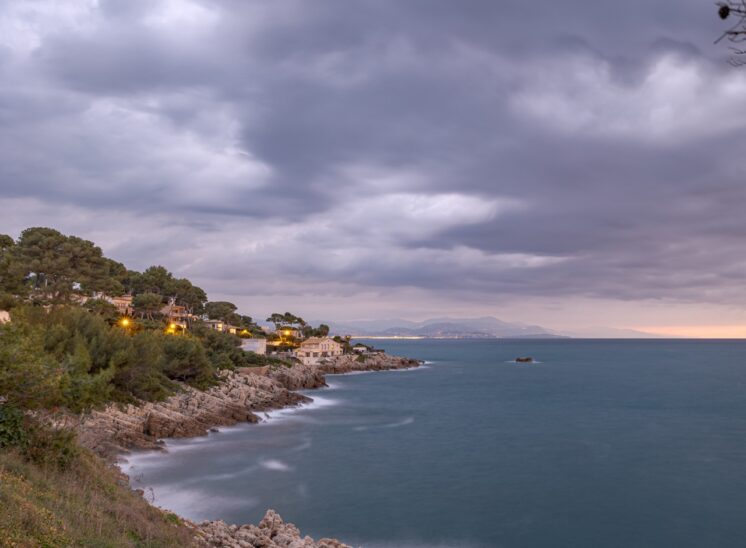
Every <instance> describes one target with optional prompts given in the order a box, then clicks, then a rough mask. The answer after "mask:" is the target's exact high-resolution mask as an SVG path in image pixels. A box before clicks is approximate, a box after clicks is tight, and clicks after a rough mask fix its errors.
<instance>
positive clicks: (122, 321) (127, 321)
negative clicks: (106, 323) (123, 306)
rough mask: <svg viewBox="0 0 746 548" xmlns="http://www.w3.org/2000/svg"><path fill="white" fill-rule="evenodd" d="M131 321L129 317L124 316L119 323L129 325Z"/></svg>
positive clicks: (124, 325) (123, 325)
mask: <svg viewBox="0 0 746 548" xmlns="http://www.w3.org/2000/svg"><path fill="white" fill-rule="evenodd" d="M130 323H131V322H130V319H129V318H122V319H121V320H119V325H121V326H122V327H129V326H130Z"/></svg>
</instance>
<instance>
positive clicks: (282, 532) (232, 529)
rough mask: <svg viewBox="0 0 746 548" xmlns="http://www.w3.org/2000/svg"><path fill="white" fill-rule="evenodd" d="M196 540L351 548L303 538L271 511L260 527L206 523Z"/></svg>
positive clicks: (255, 546) (258, 546)
mask: <svg viewBox="0 0 746 548" xmlns="http://www.w3.org/2000/svg"><path fill="white" fill-rule="evenodd" d="M195 531H196V541H197V544H198V545H202V546H221V547H223V546H224V547H227V548H350V547H349V546H348V545H347V544H343V543H341V542H339V541H338V540H334V539H327V538H324V539H321V540H319V541H314V540H313V539H312V538H311V537H308V536H306V537H301V534H300V531H299V530H298V528H297V527H296V526H295V525H293V524H292V523H285V522H284V521H283V520H282V518H281V517H280V516H279V515H278V514H277V512H275V511H274V510H267V513H266V514H265V516H264V518H263V519H262V521H261V522H259V525H258V526H256V525H240V526H238V525H228V524H227V523H225V522H224V521H206V522H204V523H201V524H199V525H197V526H196V527H195Z"/></svg>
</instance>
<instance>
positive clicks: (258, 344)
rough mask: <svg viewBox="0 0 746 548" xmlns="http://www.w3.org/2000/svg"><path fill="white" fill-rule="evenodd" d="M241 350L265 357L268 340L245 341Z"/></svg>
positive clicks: (242, 342)
mask: <svg viewBox="0 0 746 548" xmlns="http://www.w3.org/2000/svg"><path fill="white" fill-rule="evenodd" d="M241 350H246V352H254V353H256V354H262V355H264V354H266V353H267V339H243V340H242V341H241Z"/></svg>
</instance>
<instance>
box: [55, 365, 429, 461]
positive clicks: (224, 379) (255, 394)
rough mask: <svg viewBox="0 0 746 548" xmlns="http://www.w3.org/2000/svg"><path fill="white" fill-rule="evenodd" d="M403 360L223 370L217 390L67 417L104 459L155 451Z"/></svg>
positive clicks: (187, 392) (184, 390)
mask: <svg viewBox="0 0 746 548" xmlns="http://www.w3.org/2000/svg"><path fill="white" fill-rule="evenodd" d="M418 365H419V362H418V361H417V360H411V359H407V358H400V357H396V356H389V355H387V354H373V355H367V356H363V357H362V358H361V357H358V356H352V355H344V356H338V357H335V358H330V359H328V360H325V361H324V362H323V363H320V364H318V365H303V364H300V363H296V364H294V365H293V366H292V367H286V366H271V367H257V368H244V369H239V370H237V371H223V372H221V373H220V382H219V384H218V385H217V386H215V387H213V388H211V389H209V390H206V391H201V390H197V389H195V388H192V387H189V386H186V385H183V386H182V390H181V391H180V392H179V393H178V394H176V395H174V396H171V397H170V398H168V399H166V400H165V401H162V402H148V403H143V404H141V405H124V406H122V405H116V404H115V405H110V406H108V407H106V408H105V409H103V410H99V411H93V412H91V413H89V414H87V415H84V416H83V417H82V418H73V417H68V418H67V420H68V421H74V423H72V424H70V423H68V424H66V426H68V427H72V428H73V429H74V430H76V431H77V434H78V439H79V441H80V443H81V445H83V446H85V447H88V448H89V449H91V450H93V451H94V452H96V453H97V454H99V455H101V456H104V457H109V458H111V457H113V456H115V455H116V454H118V453H121V452H123V451H126V450H129V449H161V448H162V444H161V442H160V441H159V440H161V439H162V438H188V437H195V436H204V435H206V434H207V433H208V432H209V431H210V430H211V429H213V428H216V427H220V426H232V425H235V424H238V423H241V422H250V423H255V422H259V420H260V418H259V416H258V415H257V414H256V413H259V412H262V411H268V410H271V409H279V408H282V407H288V406H293V405H299V404H301V403H303V402H306V401H310V398H308V397H307V396H303V395H301V394H298V393H296V392H294V390H304V389H312V388H320V387H322V386H326V381H325V379H324V375H325V374H340V373H350V372H353V371H384V370H390V369H405V368H410V367H417V366H418Z"/></svg>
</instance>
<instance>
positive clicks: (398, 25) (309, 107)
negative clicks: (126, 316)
mask: <svg viewBox="0 0 746 548" xmlns="http://www.w3.org/2000/svg"><path fill="white" fill-rule="evenodd" d="M722 30H723V24H722V22H720V21H719V20H718V19H717V16H716V13H715V7H714V4H713V3H712V2H708V1H705V0H666V1H656V0H652V1H651V0H625V1H624V2H620V1H618V0H617V1H603V0H599V1H594V2H589V1H587V0H565V1H563V2H557V1H556V0H537V1H534V2H526V1H525V0H508V1H498V0H461V1H459V2H453V1H450V0H406V1H402V0H370V1H368V0H357V1H355V0H313V1H308V0H284V1H282V2H266V1H253V0H97V1H94V0H75V1H73V0H69V1H59V0H58V1H53V0H4V1H3V2H2V3H0V205H1V211H2V213H0V233H7V234H10V235H12V236H14V237H17V236H18V234H19V233H20V231H21V230H23V229H24V228H26V227H29V226H51V227H54V228H57V229H58V230H60V231H62V232H64V233H66V234H75V235H78V236H81V237H84V238H86V239H90V240H93V241H95V242H96V243H97V244H98V245H100V246H101V247H102V248H103V250H104V252H105V254H106V255H107V256H110V257H112V258H114V259H117V260H119V261H122V262H124V263H125V264H126V265H127V266H129V267H130V268H135V269H144V268H146V267H148V266H150V265H153V264H161V265H164V266H166V267H167V268H169V269H170V270H171V271H173V272H174V273H175V274H177V275H178V276H184V277H188V278H190V279H191V280H193V281H194V282H195V283H197V284H198V285H200V286H201V287H203V288H204V289H205V290H206V291H207V292H208V294H209V296H210V298H211V299H212V300H223V299H224V300H230V301H233V302H235V303H236V304H238V305H239V308H240V310H241V311H242V312H243V313H245V314H250V315H252V316H254V317H256V318H262V317H264V316H265V315H269V313H271V312H274V311H280V312H284V311H286V310H289V311H292V312H294V313H296V314H299V315H302V316H303V317H305V318H307V319H308V318H311V319H321V320H336V321H341V320H352V319H373V318H375V319H380V318H392V317H398V318H407V319H413V320H420V319H425V318H428V317H433V316H453V317H470V316H484V315H493V316H496V317H499V318H501V319H503V320H506V321H519V322H526V323H532V324H540V325H542V326H544V327H547V328H550V329H556V330H559V331H564V332H567V331H573V332H579V331H583V332H585V333H591V331H592V330H596V331H595V332H600V331H598V330H599V329H600V328H602V327H611V328H634V329H642V330H645V331H648V332H651V333H660V334H666V335H686V336H735V337H746V310H745V309H744V305H746V280H745V278H744V273H745V272H746V254H744V252H743V250H744V241H745V240H744V237H745V236H746V214H744V205H746V185H745V184H744V167H745V165H744V164H745V163H746V155H744V153H743V143H744V142H746V99H745V98H746V67H743V68H740V69H739V68H734V67H732V66H730V65H729V64H728V63H727V59H728V53H729V52H728V48H727V46H725V45H714V44H713V41H714V40H715V39H716V38H717V37H718V35H719V34H720V32H722Z"/></svg>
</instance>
